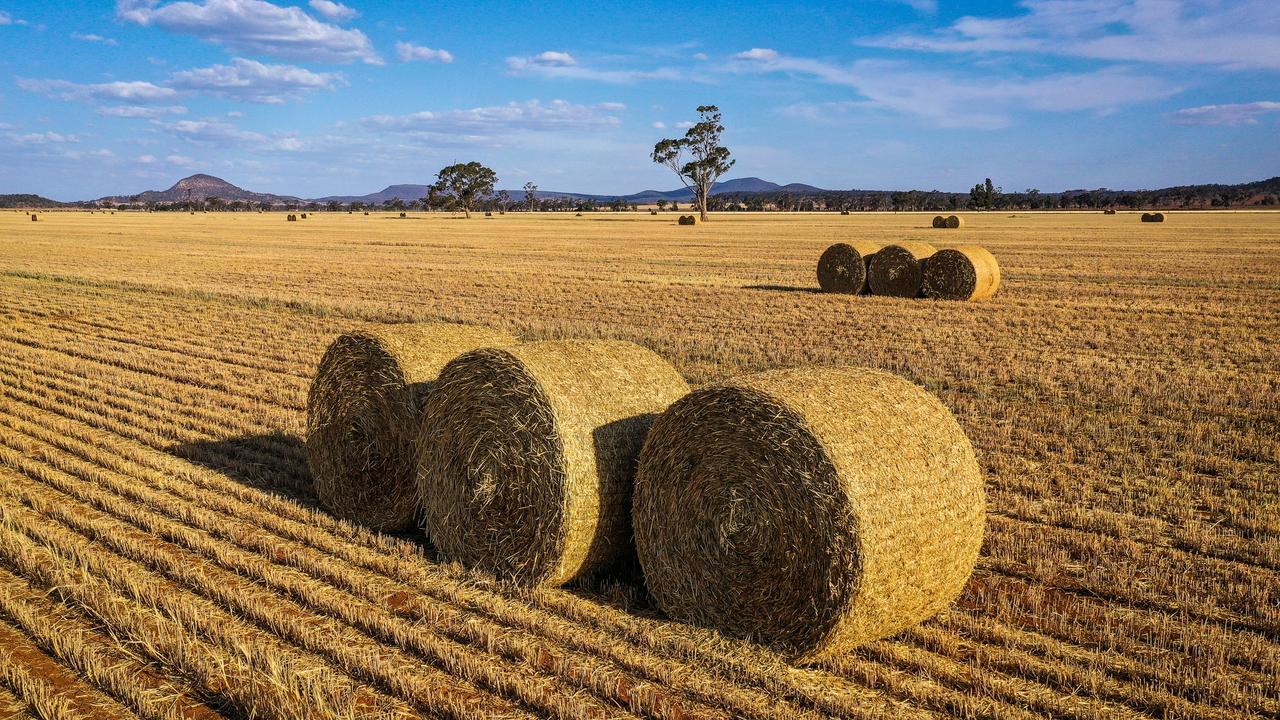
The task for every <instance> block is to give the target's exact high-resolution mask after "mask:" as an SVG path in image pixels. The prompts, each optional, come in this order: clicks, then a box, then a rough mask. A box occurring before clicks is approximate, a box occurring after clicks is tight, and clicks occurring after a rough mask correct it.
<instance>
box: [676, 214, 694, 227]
mask: <svg viewBox="0 0 1280 720" xmlns="http://www.w3.org/2000/svg"><path fill="white" fill-rule="evenodd" d="M676 222H677V223H679V224H680V225H697V224H698V218H697V216H696V215H681V216H680V218H679V219H677V220H676Z"/></svg>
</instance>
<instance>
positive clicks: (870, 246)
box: [818, 240, 880, 295]
mask: <svg viewBox="0 0 1280 720" xmlns="http://www.w3.org/2000/svg"><path fill="white" fill-rule="evenodd" d="M879 249H880V246H879V245H877V244H875V243H872V242H867V241H866V240H855V241H853V242H852V243H836V244H835V245H832V246H831V247H829V248H827V249H826V250H825V251H823V253H822V256H821V257H819V258H818V287H820V288H822V291H823V292H829V293H852V294H855V295H856V294H860V293H865V292H866V291H867V265H868V263H870V262H871V256H872V255H874V254H875V253H876V251H877V250H879Z"/></svg>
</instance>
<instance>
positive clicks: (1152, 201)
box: [0, 173, 1280, 209]
mask: <svg viewBox="0 0 1280 720" xmlns="http://www.w3.org/2000/svg"><path fill="white" fill-rule="evenodd" d="M507 192H508V193H509V194H510V195H511V197H512V198H513V199H514V200H516V201H517V202H520V201H523V200H524V190H508V191H507ZM711 194H712V195H736V196H738V197H739V198H743V197H750V196H759V197H764V198H775V199H776V198H782V199H784V200H785V199H786V198H787V197H788V196H790V197H792V198H793V199H794V198H798V197H809V198H815V197H820V196H827V199H828V202H827V205H826V206H827V207H829V206H830V198H831V197H835V196H839V197H841V198H844V200H842V201H841V202H844V203H846V204H847V206H848V207H851V208H853V209H889V207H886V205H888V206H890V207H893V208H898V207H899V205H898V204H897V203H898V202H899V201H902V202H903V203H904V204H903V205H902V206H901V209H932V206H931V205H930V204H929V203H934V204H936V202H940V201H941V200H943V199H947V198H950V199H951V200H952V201H960V202H961V203H963V201H964V200H967V198H968V194H967V193H942V192H920V191H914V190H913V191H910V192H905V193H904V192H900V191H890V190H824V189H822V188H818V187H814V186H813V185H805V184H802V183H791V184H789V185H779V184H778V183H774V182H769V181H768V180H762V179H760V178H758V177H745V178H735V179H732V180H725V181H723V182H720V183H716V185H715V187H713V188H712V190H711ZM426 195H427V186H426V185H412V184H404V185H389V186H387V187H386V188H384V189H382V190H379V191H378V192H374V193H369V194H367V195H329V196H326V197H321V198H310V199H308V198H300V197H295V196H292V195H273V194H271V193H260V192H252V191H250V190H245V189H243V188H240V187H237V186H235V185H232V184H231V183H229V182H227V181H226V180H223V179H222V178H218V177H214V176H212V175H205V174H203V173H199V174H196V175H192V176H190V177H186V178H183V179H181V180H179V181H178V182H176V183H174V185H173V187H171V188H169V189H168V190H148V191H146V192H142V193H138V194H137V195H110V196H107V197H103V198H98V199H97V200H86V201H83V202H77V203H62V202H57V201H54V200H50V199H48V198H44V197H41V196H39V195H0V208H21V207H58V206H64V205H79V206H96V205H119V204H130V203H141V204H147V203H155V204H159V205H165V204H171V203H181V202H184V201H186V200H187V199H188V198H190V199H191V200H196V201H200V202H207V201H208V200H209V199H210V198H219V199H221V200H223V201H226V202H234V201H237V200H239V201H244V202H248V201H251V202H255V203H263V204H267V205H301V204H306V203H311V202H316V203H320V204H326V203H329V202H332V201H337V202H339V203H342V204H344V205H346V204H349V203H353V202H362V203H364V204H366V205H381V204H382V203H384V202H386V201H388V200H394V199H396V198H399V199H400V200H403V201H404V202H412V201H414V200H419V199H421V198H424V197H426ZM537 197H538V199H540V200H547V199H570V200H583V201H586V200H593V201H596V202H598V203H602V204H603V203H607V202H610V201H614V200H622V201H625V202H628V203H636V204H649V203H654V202H657V201H658V200H667V201H678V202H690V201H692V200H693V193H692V192H691V191H690V190H689V189H688V188H679V189H676V190H642V191H640V192H637V193H631V194H629V195H593V194H588V193H575V192H562V191H557V190H539V191H538V192H537ZM904 197H905V199H904ZM1004 197H1005V199H1006V200H1007V201H1009V202H1011V203H1013V204H1012V205H1009V207H1032V208H1035V207H1059V206H1060V207H1103V206H1109V205H1119V206H1122V207H1139V206H1141V207H1165V208H1212V207H1248V206H1276V205H1280V177H1275V178H1270V179H1268V180H1259V181H1257V182H1252V183H1243V184H1239V185H1185V186H1179V187H1171V188H1163V189H1160V190H1108V189H1105V188H1104V189H1097V190H1066V191H1063V192H1057V193H1043V194H1040V195H1039V196H1038V197H1037V198H1032V197H1031V196H1029V195H1026V194H1024V193H1007V194H1005V196H1004ZM921 198H926V202H925V203H921ZM1045 198H1055V202H1057V203H1058V204H1057V205H1052V204H1051V205H1045V204H1036V203H1037V202H1041V203H1043V200H1044V199H1045ZM780 203H781V201H779V204H780ZM952 207H955V205H952ZM784 209H786V208H785V207H784ZM790 209H796V208H794V207H792V208H790Z"/></svg>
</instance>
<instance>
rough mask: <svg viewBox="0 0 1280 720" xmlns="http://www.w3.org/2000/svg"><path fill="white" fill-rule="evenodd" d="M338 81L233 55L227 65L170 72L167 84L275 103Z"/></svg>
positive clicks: (337, 77)
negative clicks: (170, 75) (171, 73)
mask: <svg viewBox="0 0 1280 720" xmlns="http://www.w3.org/2000/svg"><path fill="white" fill-rule="evenodd" d="M342 80H343V78H342V75H341V74H339V73H317V72H312V71H310V70H307V69H305V68H300V67H297V66H294V65H268V64H265V63H260V62H257V61H256V60H245V59H244V58H235V59H234V60H232V61H231V64H230V65H213V66H211V67H207V68H197V69H194V70H184V71H182V72H177V73H174V74H173V76H172V77H171V78H170V80H169V84H170V85H172V86H173V87H175V88H177V89H179V90H190V91H194V92H203V93H208V94H210V95H216V96H218V97H224V98H231V99H234V100H243V101H245V102H254V103H265V104H268V105H279V104H281V103H284V102H286V101H288V100H297V99H299V98H301V97H302V96H304V95H306V94H307V93H311V92H315V91H317V90H330V89H333V88H334V87H335V86H336V85H338V84H339V83H341V82H342Z"/></svg>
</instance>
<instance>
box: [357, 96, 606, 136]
mask: <svg viewBox="0 0 1280 720" xmlns="http://www.w3.org/2000/svg"><path fill="white" fill-rule="evenodd" d="M619 109H620V107H619V105H617V104H616V103H603V104H601V105H577V104H574V103H569V102H565V101H564V100H552V101H551V102H549V103H543V102H541V101H539V100H530V101H528V102H523V103H517V102H512V103H508V104H506V105H491V106H487V107H477V108H470V109H466V110H442V111H424V112H417V113H411V114H408V115H374V116H372V117H367V118H364V119H363V120H361V121H360V123H361V124H362V125H363V126H364V127H365V128H368V129H373V130H391V131H397V132H409V133H415V132H427V133H461V134H467V135H474V136H486V137H492V136H497V135H506V134H510V133H515V132H521V131H538V132H547V131H558V130H585V129H599V128H608V127H613V126H616V125H618V124H619V122H620V121H619V119H618V118H617V117H616V116H615V115H612V114H611V113H614V112H616V111H617V110H619Z"/></svg>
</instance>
